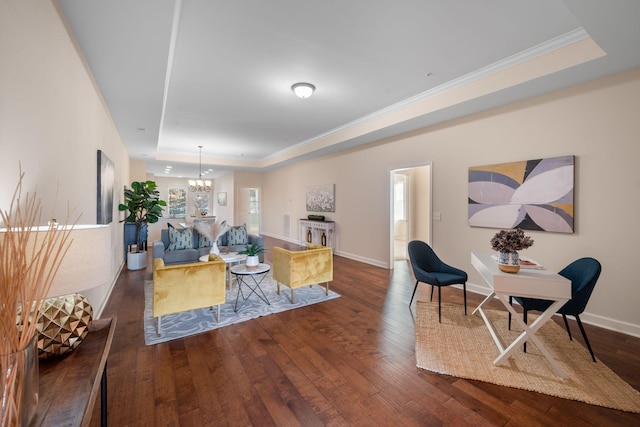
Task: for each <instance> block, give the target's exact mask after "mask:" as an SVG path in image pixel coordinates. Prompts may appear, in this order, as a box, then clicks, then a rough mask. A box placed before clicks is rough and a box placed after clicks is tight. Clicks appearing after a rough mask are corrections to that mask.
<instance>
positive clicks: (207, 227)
mask: <svg viewBox="0 0 640 427" xmlns="http://www.w3.org/2000/svg"><path fill="white" fill-rule="evenodd" d="M195 227H196V230H198V233H201V234H204V235H205V236H207V237H208V238H209V240H211V242H212V243H215V241H216V240H218V237H220V236H222V235H223V234H224V233H226V232H227V230H229V226H228V225H227V221H226V220H224V221H222V222H217V221H215V220H213V221H196V223H195Z"/></svg>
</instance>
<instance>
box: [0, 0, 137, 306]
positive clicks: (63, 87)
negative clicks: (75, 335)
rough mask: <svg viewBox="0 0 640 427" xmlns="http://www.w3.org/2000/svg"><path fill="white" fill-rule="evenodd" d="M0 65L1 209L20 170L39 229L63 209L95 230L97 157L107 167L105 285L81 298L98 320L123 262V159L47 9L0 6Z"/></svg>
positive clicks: (48, 5)
mask: <svg viewBox="0 0 640 427" xmlns="http://www.w3.org/2000/svg"><path fill="white" fill-rule="evenodd" d="M0 58H2V59H1V61H2V65H1V66H0V149H1V150H2V156H0V181H1V182H2V189H1V190H0V208H1V209H6V210H8V209H9V203H10V200H11V197H12V194H13V190H14V188H15V185H16V184H17V182H18V177H19V172H18V165H19V164H21V165H22V170H23V171H24V172H25V173H26V175H25V178H24V190H25V191H30V192H33V191H34V190H37V194H38V196H39V197H40V198H41V199H42V206H43V217H42V220H41V221H40V223H41V225H46V223H47V220H48V219H49V218H51V217H55V218H57V219H58V220H62V221H64V218H66V216H67V215H66V212H67V206H69V207H70V208H71V209H75V214H76V215H77V214H81V215H82V216H81V218H80V220H79V223H80V224H95V223H96V215H97V214H96V209H97V202H96V197H97V194H96V183H97V150H102V151H104V153H105V154H106V155H107V157H109V159H111V160H112V161H113V162H114V164H115V189H116V191H115V192H114V211H113V218H114V221H113V222H112V223H111V226H110V227H111V252H112V253H113V254H114V256H113V259H112V263H111V264H112V265H111V270H112V274H111V277H112V280H110V281H109V283H105V284H104V285H101V286H99V287H97V288H94V289H91V290H89V291H85V292H83V294H85V296H87V298H88V299H89V301H90V302H91V304H92V305H93V307H94V310H95V312H96V313H99V312H100V311H101V310H102V307H103V305H104V303H105V301H106V298H107V296H108V294H109V292H110V289H111V288H112V286H113V284H114V283H115V279H116V277H117V274H118V272H119V270H120V268H121V267H122V259H123V257H124V254H123V251H124V249H123V231H122V226H121V225H119V224H118V222H117V219H118V217H119V215H118V210H117V204H118V203H119V202H120V201H121V197H122V194H121V191H118V190H117V189H121V188H122V187H123V185H124V184H125V183H127V182H128V181H129V158H128V155H127V153H126V150H125V148H124V146H123V144H122V141H121V140H120V137H119V135H118V132H117V130H116V128H115V126H114V124H113V122H112V120H111V117H110V115H109V113H108V111H107V110H106V108H105V107H104V104H103V101H102V98H101V96H100V95H99V93H98V92H97V91H96V89H95V86H94V83H93V80H92V79H91V77H90V75H89V73H87V70H86V68H85V66H84V64H83V61H82V59H81V57H80V56H79V55H78V53H77V51H76V49H75V47H74V45H73V43H72V42H71V39H70V37H69V35H68V33H67V31H66V29H65V27H64V25H63V23H62V20H61V19H60V16H59V15H58V12H57V11H56V9H55V8H54V6H53V4H52V2H49V1H36V0H25V1H18V0H3V1H2V2H0ZM54 206H55V207H54Z"/></svg>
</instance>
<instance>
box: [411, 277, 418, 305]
mask: <svg viewBox="0 0 640 427" xmlns="http://www.w3.org/2000/svg"><path fill="white" fill-rule="evenodd" d="M418 283H420V281H419V280H416V286H415V287H414V288H413V294H411V301H409V307H411V303H412V302H413V297H414V296H416V291H417V290H418Z"/></svg>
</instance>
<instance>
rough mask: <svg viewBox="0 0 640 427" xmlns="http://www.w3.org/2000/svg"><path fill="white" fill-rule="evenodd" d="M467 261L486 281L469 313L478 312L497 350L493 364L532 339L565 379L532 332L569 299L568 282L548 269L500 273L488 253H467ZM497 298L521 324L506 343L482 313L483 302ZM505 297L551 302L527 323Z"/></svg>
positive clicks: (569, 288)
mask: <svg viewBox="0 0 640 427" xmlns="http://www.w3.org/2000/svg"><path fill="white" fill-rule="evenodd" d="M471 264H472V265H473V266H474V267H475V269H476V270H478V272H479V273H480V275H481V276H482V277H483V278H484V280H485V281H486V282H487V284H488V285H489V286H490V287H491V291H492V292H491V293H490V294H489V296H487V297H486V298H485V299H484V301H482V303H480V305H479V306H478V307H477V308H476V309H475V310H474V311H473V314H475V313H479V314H480V315H481V316H482V319H483V320H484V323H485V324H486V325H487V328H488V329H489V333H490V334H491V337H492V338H493V341H494V342H495V344H496V347H498V350H499V351H500V355H499V356H498V357H497V358H496V359H495V360H494V361H493V364H494V365H496V366H499V365H501V364H503V363H504V362H505V361H506V360H507V359H508V358H509V357H510V356H511V354H513V352H514V351H515V350H516V348H517V347H518V345H521V344H523V343H524V342H525V341H528V340H530V341H532V342H533V343H535V345H536V347H538V349H539V350H540V352H541V353H542V354H543V355H544V357H545V358H546V359H547V360H548V361H549V363H550V364H551V366H552V367H553V369H554V370H555V371H556V373H557V374H558V375H559V376H560V377H562V378H566V377H567V374H566V373H565V372H564V371H563V370H562V368H561V367H560V365H559V364H558V362H556V360H555V359H554V358H553V356H551V354H550V353H549V351H548V350H547V349H546V347H545V346H544V345H542V342H540V340H539V339H538V337H536V335H535V333H536V332H537V331H538V329H540V327H541V326H542V325H543V324H544V322H546V321H548V320H549V319H551V316H553V315H554V314H555V313H556V311H557V310H558V309H559V308H560V307H562V306H563V305H564V304H565V303H566V302H567V301H568V300H569V299H570V298H571V281H570V280H568V279H566V278H564V277H562V276H560V275H559V274H556V273H554V272H552V271H549V270H546V269H545V270H533V269H522V268H521V269H520V272H518V273H517V274H513V273H504V272H502V271H500V269H498V262H497V260H495V259H493V257H492V255H491V253H475V252H472V253H471ZM494 296H495V297H497V298H498V299H499V300H500V302H501V303H502V305H504V307H505V308H506V309H507V310H508V311H509V313H511V315H512V318H513V320H514V321H515V322H516V323H517V324H518V325H519V326H520V327H522V331H523V332H522V333H521V334H520V335H519V336H518V337H517V338H516V339H515V340H514V341H513V342H512V343H511V344H509V345H508V346H506V347H505V345H504V344H503V343H502V341H501V339H500V337H499V335H498V333H497V332H496V330H495V328H494V326H493V324H492V323H491V321H490V320H489V318H488V317H487V315H486V314H485V313H484V311H483V309H484V307H485V305H487V304H488V303H489V301H491V300H492V299H493V297H494ZM509 296H520V297H528V298H540V299H546V300H551V301H553V304H551V306H550V307H549V308H548V309H547V310H545V311H544V312H543V313H542V314H541V315H540V316H538V318H537V319H536V320H535V321H534V322H533V323H532V324H530V325H527V324H526V323H524V321H523V320H522V318H521V316H520V315H519V314H518V313H517V312H516V311H515V310H514V308H513V307H512V306H511V304H509Z"/></svg>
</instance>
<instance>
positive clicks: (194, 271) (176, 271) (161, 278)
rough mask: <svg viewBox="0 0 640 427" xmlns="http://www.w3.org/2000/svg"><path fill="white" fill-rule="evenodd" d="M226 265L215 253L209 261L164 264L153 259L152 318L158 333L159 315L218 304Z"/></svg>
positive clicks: (222, 297) (223, 295)
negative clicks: (155, 322)
mask: <svg viewBox="0 0 640 427" xmlns="http://www.w3.org/2000/svg"><path fill="white" fill-rule="evenodd" d="M226 297H227V294H226V267H225V263H224V260H222V259H221V258H220V257H218V256H217V255H214V254H210V255H209V261H208V262H196V263H192V264H176V265H164V261H163V260H162V258H155V259H154V260H153V317H155V318H156V320H157V329H158V335H160V334H161V333H162V316H164V315H167V314H173V313H180V312H182V311H189V310H195V309H198V308H204V307H213V306H214V305H217V306H218V317H217V321H218V322H219V321H220V304H224V303H225V300H226Z"/></svg>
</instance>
